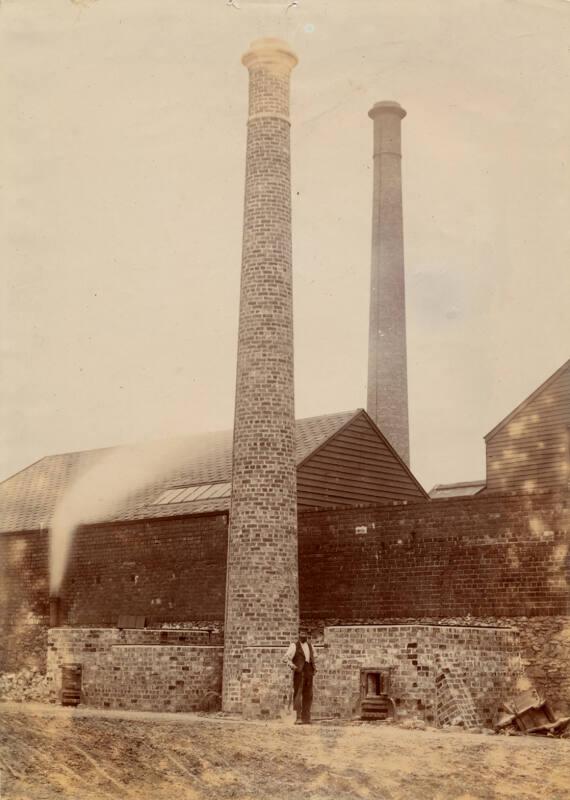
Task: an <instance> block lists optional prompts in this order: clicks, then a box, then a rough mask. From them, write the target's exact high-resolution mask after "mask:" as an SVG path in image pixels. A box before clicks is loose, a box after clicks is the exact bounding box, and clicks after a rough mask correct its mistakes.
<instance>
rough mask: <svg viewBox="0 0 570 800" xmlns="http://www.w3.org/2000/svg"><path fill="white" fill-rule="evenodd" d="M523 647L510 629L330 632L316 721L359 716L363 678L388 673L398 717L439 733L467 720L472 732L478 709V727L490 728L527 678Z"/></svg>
mask: <svg viewBox="0 0 570 800" xmlns="http://www.w3.org/2000/svg"><path fill="white" fill-rule="evenodd" d="M518 640H519V637H518V634H517V632H516V631H514V630H512V629H507V628H466V627H465V628H460V627H451V626H427V625H393V626H390V625H388V626H381V625H380V626H354V627H352V626H346V627H334V628H327V629H326V630H325V633H324V647H323V648H322V651H321V650H320V648H319V651H318V664H317V670H318V671H317V674H316V676H315V683H314V688H315V706H314V708H315V713H316V714H317V715H318V714H323V715H331V714H332V715H333V716H339V717H350V716H358V715H359V713H360V670H361V669H371V670H372V669H378V670H382V669H387V668H388V669H390V670H391V677H390V689H389V695H390V697H391V698H392V699H393V701H394V706H395V710H396V714H397V716H398V717H414V718H420V719H424V720H425V721H426V722H428V723H430V724H440V725H441V724H446V723H450V722H455V721H456V719H457V718H461V719H462V723H461V724H466V725H469V724H472V721H473V719H472V717H473V714H472V709H473V708H474V709H475V713H476V715H477V722H478V723H479V724H485V725H490V724H492V721H493V717H494V715H495V713H496V711H497V709H498V706H499V704H500V703H501V702H502V701H503V700H505V698H506V697H508V696H509V695H512V694H513V693H516V691H517V682H518V681H519V680H520V679H521V677H522V676H523V664H522V661H521V658H520V655H519V651H518ZM438 692H439V702H438ZM442 693H445V697H443V696H442ZM442 700H443V701H442Z"/></svg>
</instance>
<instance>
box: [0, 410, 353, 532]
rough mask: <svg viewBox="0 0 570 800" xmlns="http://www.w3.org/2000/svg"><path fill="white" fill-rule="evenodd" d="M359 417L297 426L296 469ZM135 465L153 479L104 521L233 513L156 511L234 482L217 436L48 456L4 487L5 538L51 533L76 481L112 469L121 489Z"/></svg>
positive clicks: (222, 437)
mask: <svg viewBox="0 0 570 800" xmlns="http://www.w3.org/2000/svg"><path fill="white" fill-rule="evenodd" d="M358 413H360V410H357V411H345V412H342V413H337V414H324V415H322V416H318V417H308V418H306V419H301V420H297V423H296V460H297V464H300V463H301V462H302V461H304V460H305V459H306V458H307V456H309V455H310V454H311V453H312V452H313V451H314V450H316V449H317V448H318V447H320V446H321V445H322V444H323V443H324V442H325V441H326V440H327V439H329V438H330V437H331V436H333V435H334V434H335V433H336V432H337V431H338V430H339V429H340V428H342V427H343V426H344V425H345V424H346V423H347V422H348V421H349V420H350V419H351V418H352V417H354V416H355V415H356V414H358ZM133 459H134V460H135V461H136V460H137V459H140V462H141V464H143V465H144V464H145V460H146V462H147V463H148V469H149V470H150V469H152V473H151V472H149V474H153V473H154V474H153V477H152V479H149V480H147V481H145V484H144V485H145V488H144V489H141V490H140V491H138V492H137V493H136V494H133V495H130V496H129V497H127V498H126V499H125V500H124V501H123V502H122V503H121V504H120V506H119V507H117V508H116V509H115V511H114V512H113V513H110V514H108V515H103V516H102V517H101V518H102V519H103V520H104V521H111V520H129V519H148V518H153V517H165V516H177V515H180V514H202V513H207V512H214V511H224V510H226V509H227V508H229V503H230V498H229V497H217V498H211V499H205V500H203V501H201V500H197V501H194V502H189V503H175V504H172V505H153V503H154V501H155V500H156V499H157V498H158V497H159V496H160V494H161V493H162V492H164V491H165V490H166V489H169V488H173V487H176V486H193V485H197V484H200V483H216V482H222V481H229V480H231V473H232V431H218V432H215V433H207V434H202V435H197V436H183V437H177V438H176V439H175V440H169V441H167V442H158V443H157V442H153V443H149V444H148V445H140V446H137V447H133V448H130V447H116V448H105V449H101V450H86V451H83V452H77V453H63V454H61V455H53V456H46V457H45V458H42V459H41V460H40V461H37V462H36V463H35V464H32V465H31V466H29V467H27V468H26V469H24V470H22V471H21V472H18V473H17V474H16V475H14V476H12V477H11V478H8V479H7V480H5V481H4V482H3V483H1V484H0V532H8V531H18V530H36V529H39V528H41V527H48V526H49V524H50V522H51V518H52V515H53V512H54V510H55V507H56V505H57V502H58V500H59V498H61V497H62V496H63V494H64V492H65V491H66V490H67V489H68V488H69V487H71V485H72V484H74V483H75V482H76V480H78V479H79V478H81V477H83V476H86V480H89V474H90V473H91V474H92V472H91V471H92V470H93V469H95V468H97V470H98V471H99V473H101V471H103V472H104V471H105V470H106V468H107V466H106V465H108V472H110V473H112V475H113V481H114V482H119V483H120V481H121V478H122V475H123V469H122V465H123V464H127V463H128V462H132V461H133ZM173 464H174V465H173Z"/></svg>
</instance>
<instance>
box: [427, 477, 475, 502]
mask: <svg viewBox="0 0 570 800" xmlns="http://www.w3.org/2000/svg"><path fill="white" fill-rule="evenodd" d="M484 488H485V481H464V482H462V483H436V485H435V486H434V487H433V489H431V491H430V493H429V496H430V497H431V499H432V500H441V499H443V498H445V497H472V496H473V495H476V494H479V492H481V491H482V490H483V489H484Z"/></svg>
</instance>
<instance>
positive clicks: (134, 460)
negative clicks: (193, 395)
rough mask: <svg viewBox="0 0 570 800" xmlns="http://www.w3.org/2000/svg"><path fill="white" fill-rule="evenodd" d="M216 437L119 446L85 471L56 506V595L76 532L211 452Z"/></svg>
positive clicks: (52, 558)
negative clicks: (189, 460) (82, 526)
mask: <svg viewBox="0 0 570 800" xmlns="http://www.w3.org/2000/svg"><path fill="white" fill-rule="evenodd" d="M208 445H209V447H210V448H211V439H210V438H209V437H208V438H206V437H204V436H197V437H191V438H190V437H178V438H175V439H167V440H163V441H160V442H149V443H144V444H138V445H132V446H125V447H119V448H114V449H113V450H111V451H105V452H104V453H102V455H101V457H100V458H99V459H98V460H97V461H96V462H95V463H93V464H91V465H90V466H89V467H88V468H87V469H86V470H85V471H84V472H82V473H81V474H80V475H79V476H78V477H77V479H76V480H75V482H74V483H73V484H72V485H71V487H70V488H69V489H68V490H67V491H66V492H65V493H64V495H63V496H62V498H61V499H60V500H59V503H58V504H57V505H56V507H55V510H54V513H53V516H52V519H51V523H50V539H49V568H50V594H52V595H57V593H58V592H59V590H60V588H61V583H62V581H63V577H64V574H65V569H66V566H67V561H68V559H69V553H70V549H71V542H72V539H73V534H74V532H75V530H76V529H77V528H78V526H80V525H84V524H87V523H94V522H100V521H102V520H105V519H108V518H109V517H110V516H111V515H113V514H115V513H117V512H118V511H119V510H120V509H121V508H122V507H123V506H124V505H125V503H126V501H128V500H129V498H131V497H133V496H135V495H137V494H138V493H139V492H141V491H143V490H145V489H148V488H149V487H150V486H152V485H153V484H154V483H157V482H158V481H160V480H165V479H167V478H169V477H170V476H171V475H174V474H175V473H176V470H177V469H178V468H180V467H181V466H182V465H183V464H184V462H187V461H188V459H189V457H190V458H191V460H192V461H193V462H194V461H196V460H198V459H200V458H201V457H203V456H206V455H207V452H208V449H209V448H208Z"/></svg>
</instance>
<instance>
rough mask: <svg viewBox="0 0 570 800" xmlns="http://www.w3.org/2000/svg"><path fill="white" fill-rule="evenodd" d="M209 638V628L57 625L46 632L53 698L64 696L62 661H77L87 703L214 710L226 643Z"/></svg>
mask: <svg viewBox="0 0 570 800" xmlns="http://www.w3.org/2000/svg"><path fill="white" fill-rule="evenodd" d="M165 634H166V637H165ZM181 634H183V635H185V636H186V639H185V641H184V642H181V641H180V635H181ZM209 641H210V642H211V641H212V637H210V638H209V637H208V632H207V631H184V632H181V631H159V630H123V631H119V630H117V629H112V628H107V629H97V628H53V629H51V630H50V631H49V632H48V658H47V669H48V681H49V686H50V699H51V700H52V701H53V702H60V698H61V667H62V665H64V664H67V663H72V662H73V663H80V664H81V665H82V691H81V702H82V703H84V704H85V705H89V706H94V707H98V708H130V709H140V710H145V711H200V710H215V709H217V708H219V707H220V699H221V690H222V661H223V647H222V646H221V645H220V644H219V643H218V644H215V643H208V642H209Z"/></svg>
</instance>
